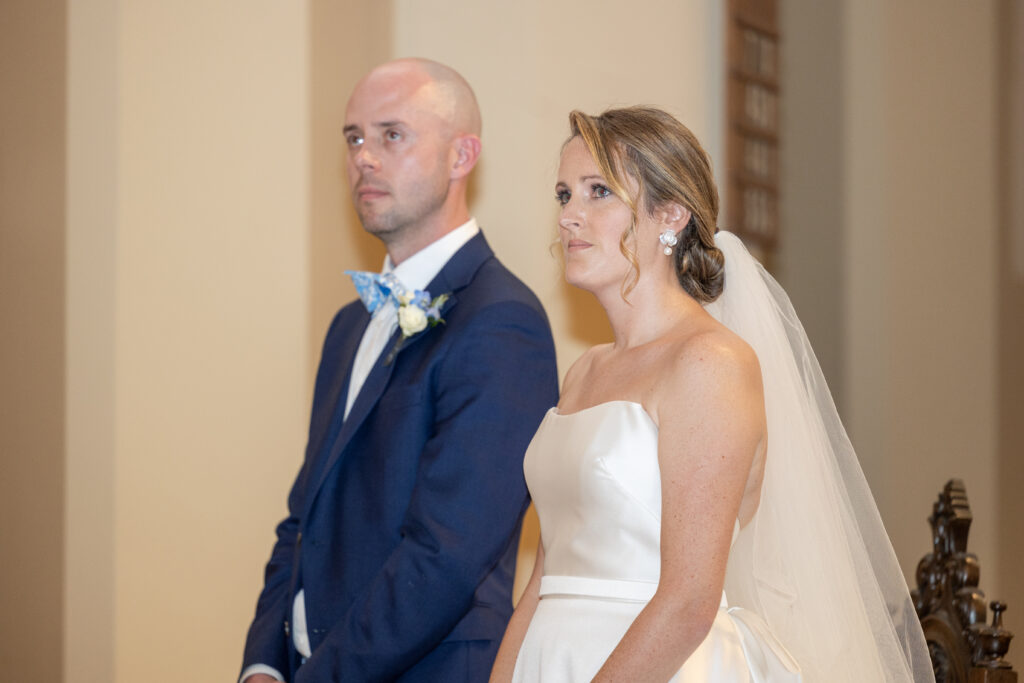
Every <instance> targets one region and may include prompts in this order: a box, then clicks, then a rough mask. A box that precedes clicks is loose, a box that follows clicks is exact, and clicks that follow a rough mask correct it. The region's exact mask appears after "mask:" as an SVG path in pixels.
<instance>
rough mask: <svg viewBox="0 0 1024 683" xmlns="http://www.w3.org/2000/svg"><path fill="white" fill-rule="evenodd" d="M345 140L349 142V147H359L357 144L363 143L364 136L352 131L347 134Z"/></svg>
mask: <svg viewBox="0 0 1024 683" xmlns="http://www.w3.org/2000/svg"><path fill="white" fill-rule="evenodd" d="M345 142H347V143H348V146H349V147H357V146H359V145H361V144H363V136H362V135H356V134H355V133H351V134H349V135H346V136H345Z"/></svg>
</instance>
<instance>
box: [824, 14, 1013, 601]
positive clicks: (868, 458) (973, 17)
mask: <svg viewBox="0 0 1024 683" xmlns="http://www.w3.org/2000/svg"><path fill="white" fill-rule="evenodd" d="M993 12H994V5H992V4H991V3H971V4H963V3H956V2H941V3H933V2H924V1H914V2H902V3H885V2H880V1H879V0H872V1H870V2H848V3H846V17H845V18H846V21H845V27H846V30H845V33H844V35H843V43H844V46H845V48H844V49H845V60H844V61H845V65H846V71H845V74H844V77H845V81H846V83H847V87H846V89H845V101H846V103H847V104H846V110H845V115H846V119H845V122H844V123H845V126H844V127H845V131H846V139H845V145H844V149H845V154H846V158H847V163H846V166H845V168H846V175H845V186H844V205H845V212H844V214H845V224H846V225H845V282H846V284H847V287H846V292H845V294H846V297H847V298H846V302H845V308H846V310H847V312H848V314H847V317H846V321H847V327H846V329H845V330H844V338H845V339H846V340H847V341H848V349H849V351H848V355H847V356H846V365H845V367H844V372H843V374H844V376H845V382H846V386H847V389H848V393H847V395H846V398H845V400H844V404H845V405H846V406H847V411H846V418H847V426H848V428H849V430H850V432H851V436H852V438H853V442H854V445H855V446H856V447H857V449H858V453H859V455H860V457H861V461H862V463H863V464H864V469H865V472H866V473H867V476H868V480H869V481H870V483H871V486H872V490H873V491H874V493H875V497H876V499H877V500H878V504H879V507H880V509H881V512H882V516H883V518H884V519H885V522H886V526H887V528H888V531H889V534H890V536H891V538H892V541H893V544H894V546H895V548H896V551H897V554H898V555H899V557H900V560H901V563H902V565H903V568H904V571H905V573H906V575H907V578H908V581H913V570H914V567H915V565H916V563H917V561H918V559H919V558H920V557H921V556H922V555H923V554H924V553H925V552H927V551H928V550H930V545H929V532H928V528H927V526H926V525H925V523H924V522H923V518H924V517H925V516H926V515H927V514H928V512H929V506H930V504H931V502H932V501H933V500H934V497H935V494H936V493H937V492H938V490H939V489H940V487H941V486H942V485H943V484H944V483H945V481H946V480H947V479H948V478H950V477H953V476H960V477H963V478H964V479H965V481H966V484H967V491H968V495H969V497H970V500H971V506H972V509H973V512H974V526H973V528H972V531H971V549H972V550H973V551H974V552H976V553H977V554H978V555H979V557H981V558H982V567H983V574H982V579H983V581H982V583H983V586H982V587H983V588H985V589H986V591H987V592H988V593H989V594H990V595H993V594H998V591H999V584H1000V579H1001V577H999V576H998V573H997V571H996V568H997V567H998V566H999V554H1000V548H999V543H998V542H997V539H998V538H999V533H1000V529H1001V520H1000V519H999V518H998V516H997V509H998V508H997V496H998V493H997V490H998V489H997V478H998V467H997V454H996V415H997V410H996V409H997V406H996V372H997V369H996V365H995V363H996V360H995V359H996V330H997V319H996V302H997V292H996V272H997V271H996V253H997V252H996V248H995V245H996V229H997V223H996V188H997V179H996V176H995V168H996V156H995V154H996V147H995V145H996V136H995V128H994V123H995V121H996V117H995V109H994V107H995V102H996V99H995V94H996V91H995V87H996V83H995V45H996V22H995V17H994V14H993ZM922 17H927V21H924V20H922ZM953 36H955V41H954V42H955V47H954V43H952V42H951V37H953ZM1007 578H1008V577H1007Z"/></svg>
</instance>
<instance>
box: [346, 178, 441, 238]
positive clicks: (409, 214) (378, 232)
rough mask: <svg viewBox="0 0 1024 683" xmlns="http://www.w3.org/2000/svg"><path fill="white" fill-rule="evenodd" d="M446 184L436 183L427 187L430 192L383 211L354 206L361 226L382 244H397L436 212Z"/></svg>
mask: <svg viewBox="0 0 1024 683" xmlns="http://www.w3.org/2000/svg"><path fill="white" fill-rule="evenodd" d="M448 190H449V187H448V183H447V182H445V183H443V184H442V183H438V184H437V185H436V186H435V187H433V188H430V192H429V193H425V194H422V195H419V196H417V197H413V198H412V199H411V200H410V201H408V202H406V203H405V204H404V205H402V206H399V205H397V202H396V204H394V205H392V206H391V207H390V208H388V209H386V210H384V211H380V212H377V211H374V210H373V209H372V208H370V207H366V208H365V209H364V208H363V207H360V205H359V204H358V203H357V204H356V206H355V209H356V215H358V216H359V221H360V222H361V223H362V224H363V229H364V230H366V232H368V233H370V234H371V235H373V236H374V237H376V238H378V239H379V240H380V241H382V242H383V243H384V244H385V245H390V244H394V243H397V242H399V241H401V240H402V239H403V237H404V236H405V235H409V234H412V233H415V232H416V229H417V228H418V227H419V226H420V225H421V224H422V223H423V220H424V219H425V218H426V217H428V216H430V215H431V214H434V213H436V212H437V211H438V210H439V209H440V208H441V207H442V206H443V205H444V203H445V200H447V198H448Z"/></svg>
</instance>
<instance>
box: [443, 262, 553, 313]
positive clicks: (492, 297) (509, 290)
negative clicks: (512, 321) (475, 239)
mask: <svg viewBox="0 0 1024 683" xmlns="http://www.w3.org/2000/svg"><path fill="white" fill-rule="evenodd" d="M460 298H461V295H460ZM465 298H466V299H467V300H472V302H473V304H474V305H473V306H472V307H473V308H487V307H489V306H493V305H495V304H505V303H518V304H525V305H526V306H528V307H529V308H531V309H533V310H535V311H537V312H538V313H540V314H541V315H544V317H545V319H546V318H547V315H546V314H545V313H544V306H543V305H541V303H540V299H538V298H537V295H536V294H534V293H533V290H531V289H530V288H529V287H528V286H527V285H526V283H524V282H523V281H522V280H520V279H519V278H518V277H516V276H515V275H514V274H513V273H512V271H510V270H509V269H508V268H506V267H505V265H504V264H503V263H502V262H501V261H499V260H498V259H497V258H496V257H492V258H490V259H488V260H487V261H486V262H484V264H483V265H482V266H481V267H480V270H478V271H477V272H476V274H475V275H474V277H473V280H472V282H470V285H469V287H467V288H466V289H465Z"/></svg>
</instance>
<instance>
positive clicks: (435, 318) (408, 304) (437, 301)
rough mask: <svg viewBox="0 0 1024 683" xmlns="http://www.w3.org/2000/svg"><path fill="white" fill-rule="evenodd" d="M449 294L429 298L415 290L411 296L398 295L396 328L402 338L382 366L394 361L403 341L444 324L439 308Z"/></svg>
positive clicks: (425, 293) (424, 293) (427, 294)
mask: <svg viewBox="0 0 1024 683" xmlns="http://www.w3.org/2000/svg"><path fill="white" fill-rule="evenodd" d="M449 296H450V295H449V294H442V295H441V296H435V297H434V298H433V299H431V298H430V292H425V291H423V290H420V289H417V290H415V291H414V292H413V293H412V294H399V295H398V296H397V299H398V327H399V329H400V330H401V331H402V336H400V337H399V338H398V341H397V342H396V343H395V346H394V348H393V349H391V353H390V354H388V357H387V359H386V360H385V361H384V365H388V364H390V363H391V361H393V360H394V359H395V355H396V354H397V353H398V352H399V351H400V350H401V349H402V346H403V345H404V344H405V341H406V340H407V339H409V338H411V337H414V336H416V335H417V334H419V333H420V332H422V331H423V330H425V329H427V328H430V327H434V326H435V325H439V324H444V318H442V317H441V306H444V302H445V301H448V297H449Z"/></svg>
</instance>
